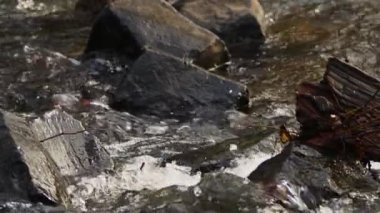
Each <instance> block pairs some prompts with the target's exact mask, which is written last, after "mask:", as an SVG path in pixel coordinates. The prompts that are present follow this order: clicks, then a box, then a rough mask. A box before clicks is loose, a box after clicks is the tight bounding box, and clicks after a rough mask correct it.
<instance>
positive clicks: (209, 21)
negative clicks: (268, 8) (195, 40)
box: [173, 0, 265, 44]
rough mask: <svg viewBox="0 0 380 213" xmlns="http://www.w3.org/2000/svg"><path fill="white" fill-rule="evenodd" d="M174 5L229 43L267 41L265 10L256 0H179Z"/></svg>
mask: <svg viewBox="0 0 380 213" xmlns="http://www.w3.org/2000/svg"><path fill="white" fill-rule="evenodd" d="M173 5H174V7H175V8H176V9H177V10H178V11H179V12H181V13H182V14H183V15H184V16H186V17H188V18H189V19H191V20H192V21H194V22H195V23H196V24H198V25H199V26H202V27H204V28H206V29H209V30H210V31H212V32H214V33H215V34H217V35H218V36H219V37H220V38H222V39H223V40H224V41H225V42H226V43H227V44H231V43H236V42H239V41H240V42H242V41H244V40H261V41H263V40H264V31H265V21H264V20H265V17H264V10H263V8H262V7H261V5H260V3H259V2H258V1H257V0H179V1H176V2H175V3H174V4H173Z"/></svg>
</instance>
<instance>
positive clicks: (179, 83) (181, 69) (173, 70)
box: [113, 50, 248, 117]
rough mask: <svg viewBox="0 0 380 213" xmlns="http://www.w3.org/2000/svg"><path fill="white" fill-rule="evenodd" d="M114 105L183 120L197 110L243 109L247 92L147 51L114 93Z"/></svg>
mask: <svg viewBox="0 0 380 213" xmlns="http://www.w3.org/2000/svg"><path fill="white" fill-rule="evenodd" d="M113 103H114V105H116V106H117V107H118V108H122V109H123V110H126V111H130V112H137V113H141V112H142V113H148V114H154V115H157V116H173V117H183V116H187V115H189V114H190V113H191V112H192V111H193V110H195V109H197V108H199V107H212V108H213V109H214V110H227V109H231V108H234V107H235V108H245V107H247V105H248V92H247V89H246V87H245V86H243V85H241V84H239V83H236V82H233V81H231V80H227V79H224V78H222V77H220V76H217V75H214V74H211V73H209V72H207V71H206V70H203V69H202V68H200V67H197V66H195V65H192V64H185V63H183V62H182V61H181V60H180V59H178V58H176V57H173V56H171V55H168V54H165V53H163V52H156V51H152V50H147V51H146V52H145V53H144V54H143V55H142V56H141V57H140V58H139V59H138V60H137V61H136V62H135V63H134V65H133V67H132V68H131V70H130V71H129V72H128V74H127V76H126V77H125V79H124V81H123V82H122V83H121V84H120V86H119V87H118V89H117V90H116V92H115V94H114V100H113Z"/></svg>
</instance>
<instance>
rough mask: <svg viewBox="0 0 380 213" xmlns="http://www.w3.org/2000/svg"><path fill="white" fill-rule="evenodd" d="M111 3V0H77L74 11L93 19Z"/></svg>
mask: <svg viewBox="0 0 380 213" xmlns="http://www.w3.org/2000/svg"><path fill="white" fill-rule="evenodd" d="M112 1H113V0H79V1H78V2H77V3H76V5H75V10H76V11H77V12H80V13H86V14H87V15H91V16H93V17H95V16H96V15H98V14H99V13H100V11H101V10H102V9H103V8H104V7H106V6H107V5H108V4H110V3H111V2H112Z"/></svg>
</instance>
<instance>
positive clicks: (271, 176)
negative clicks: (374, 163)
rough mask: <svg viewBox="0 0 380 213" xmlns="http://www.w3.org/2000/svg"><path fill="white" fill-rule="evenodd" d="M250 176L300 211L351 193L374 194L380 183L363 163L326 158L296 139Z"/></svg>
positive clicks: (284, 203)
mask: <svg viewBox="0 0 380 213" xmlns="http://www.w3.org/2000/svg"><path fill="white" fill-rule="evenodd" d="M248 178H249V179H250V180H251V181H253V182H254V183H260V184H262V185H263V186H264V187H265V188H267V193H268V194H270V196H273V197H274V198H275V199H276V200H278V201H279V202H280V203H281V204H282V205H284V206H285V207H287V208H290V209H294V210H300V211H305V210H308V209H315V208H318V207H319V205H320V204H322V200H326V199H327V200H329V199H332V198H336V197H340V196H342V195H344V194H347V193H349V192H354V191H361V192H365V193H373V192H376V191H377V190H378V189H379V186H380V185H379V183H378V182H376V181H375V180H374V179H373V178H372V177H371V175H370V174H369V172H367V171H366V170H365V169H364V168H363V167H362V166H361V164H358V163H356V162H353V161H343V160H336V159H334V158H329V157H325V156H323V155H321V154H320V153H319V152H317V151H315V150H314V149H312V148H310V147H307V146H304V145H300V146H299V145H295V144H294V143H293V142H292V143H291V144H290V145H288V146H287V147H286V148H285V149H284V150H283V152H282V153H280V154H279V155H277V156H275V157H274V158H272V159H270V160H268V161H265V162H264V163H262V164H261V165H260V166H259V167H258V168H257V169H256V170H255V171H253V172H252V173H251V174H250V175H249V177H248Z"/></svg>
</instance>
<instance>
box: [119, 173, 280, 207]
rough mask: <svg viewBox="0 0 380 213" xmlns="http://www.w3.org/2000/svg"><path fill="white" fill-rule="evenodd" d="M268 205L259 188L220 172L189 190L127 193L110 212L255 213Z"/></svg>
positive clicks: (208, 176)
mask: <svg viewBox="0 0 380 213" xmlns="http://www.w3.org/2000/svg"><path fill="white" fill-rule="evenodd" d="M226 186H228V187H226ZM271 205H273V203H272V202H271V201H270V197H268V196H266V195H265V191H263V189H262V188H259V187H257V186H256V185H255V184H252V183H250V182H249V181H246V180H245V179H243V178H240V177H237V176H234V175H229V174H221V173H220V174H207V175H205V176H204V177H203V178H202V180H201V182H200V183H199V184H198V185H196V186H193V187H189V188H184V187H178V186H171V187H168V188H164V189H161V190H159V191H155V192H154V191H150V190H144V191H141V192H139V193H136V192H133V191H127V192H125V193H124V194H123V195H122V196H121V197H120V198H119V200H118V201H117V203H116V205H115V207H114V209H113V212H126V211H128V212H135V211H141V210H142V211H144V212H145V211H146V212H151V211H155V212H189V213H190V212H257V211H258V210H259V209H260V208H262V207H265V206H271ZM282 210H283V209H282Z"/></svg>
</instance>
